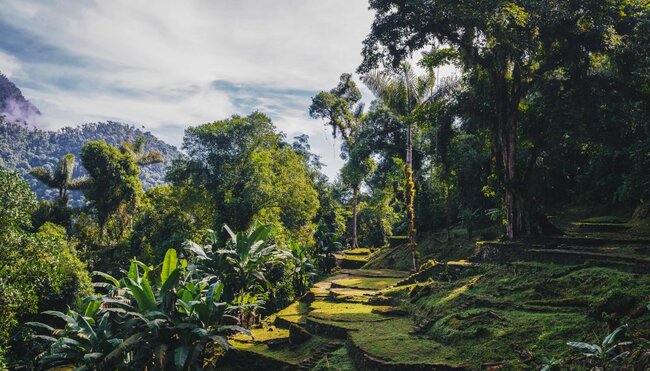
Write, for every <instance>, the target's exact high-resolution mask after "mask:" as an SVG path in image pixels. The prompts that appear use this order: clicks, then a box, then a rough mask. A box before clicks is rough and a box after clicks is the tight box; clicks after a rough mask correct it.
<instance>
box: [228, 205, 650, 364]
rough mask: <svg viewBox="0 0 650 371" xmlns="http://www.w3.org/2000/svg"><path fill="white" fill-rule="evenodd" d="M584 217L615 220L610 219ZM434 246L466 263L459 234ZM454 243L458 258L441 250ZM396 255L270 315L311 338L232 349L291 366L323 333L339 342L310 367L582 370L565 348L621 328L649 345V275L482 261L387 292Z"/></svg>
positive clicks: (623, 249) (627, 249)
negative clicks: (366, 360) (554, 366)
mask: <svg viewBox="0 0 650 371" xmlns="http://www.w3.org/2000/svg"><path fill="white" fill-rule="evenodd" d="M574 220H575V219H574ZM591 220H593V221H594V222H596V223H612V222H614V221H615V219H612V218H609V217H607V218H598V219H590V220H589V221H591ZM637 224H638V223H637ZM643 228H645V225H643V226H642V227H640V229H643ZM643 230H645V229H643ZM627 237H629V234H628V235H627ZM632 238H636V237H632ZM435 241H437V242H435ZM439 242H440V240H439V239H438V238H432V240H430V241H429V242H428V245H427V246H425V247H424V248H423V249H425V250H426V249H429V250H428V251H427V252H426V253H425V254H423V255H425V256H429V257H432V259H438V258H440V260H451V259H449V258H447V259H444V258H445V257H449V256H454V257H456V256H458V257H467V256H470V255H471V254H472V253H473V251H474V249H475V247H474V246H470V245H473V244H474V243H473V242H472V241H468V240H466V239H465V237H459V238H456V239H452V241H451V242H449V243H447V242H445V243H439ZM458 246H461V247H460V248H459V249H460V252H453V253H452V254H448V252H449V249H452V248H454V247H456V248H458ZM513 246H514V245H513ZM574 248H577V249H580V248H583V247H582V246H575V247H574ZM584 248H588V249H597V250H598V251H609V252H610V253H611V254H617V255H619V256H625V255H626V254H633V253H634V254H637V255H638V254H639V246H638V243H637V245H634V244H629V245H626V244H625V243H618V244H616V243H610V244H607V243H605V244H601V245H598V246H586V247H584ZM644 251H645V250H644ZM399 254H402V252H400V250H399V249H383V250H380V251H379V252H376V253H374V254H373V255H372V256H371V259H370V262H369V263H368V264H367V265H366V266H365V267H364V269H354V270H341V271H339V274H337V275H336V276H333V277H330V278H328V279H326V280H324V281H322V282H319V283H318V284H317V285H316V286H315V287H314V288H312V292H314V293H317V295H315V297H314V301H313V302H311V303H294V304H293V305H292V306H290V307H288V308H286V309H285V310H283V311H282V312H280V313H278V314H277V315H276V317H277V318H283V319H288V320H291V321H294V322H296V323H301V324H303V325H304V326H306V328H308V329H311V330H313V332H314V334H315V335H316V336H314V338H313V339H312V340H310V341H309V342H308V343H305V344H303V345H300V346H299V347H297V348H296V349H290V348H286V349H282V350H269V349H268V347H266V346H265V345H263V344H261V342H262V341H264V340H266V339H269V338H272V337H273V336H278V337H283V336H287V335H286V331H285V332H282V331H278V332H276V333H275V334H273V335H271V334H268V333H261V334H259V336H260V338H259V340H258V342H259V343H257V344H251V343H246V342H244V341H241V343H239V344H238V345H236V346H237V347H238V348H239V347H246V349H247V350H248V351H251V352H257V353H258V354H261V355H264V356H266V357H276V358H277V359H281V360H282V361H283V362H285V363H287V362H288V363H291V364H297V363H296V362H298V363H300V362H301V361H300V360H301V359H302V360H304V359H306V358H305V357H307V352H309V351H316V350H315V348H314V347H315V346H316V345H318V344H320V345H321V346H322V345H323V344H325V343H326V342H327V340H331V338H328V337H329V336H333V337H337V338H341V333H343V335H344V336H343V337H344V338H346V339H347V343H346V344H347V346H346V347H343V348H341V349H339V350H337V351H335V352H334V353H332V354H331V355H329V356H324V358H322V359H321V360H320V361H319V362H318V363H317V364H316V367H315V368H314V369H316V370H353V369H354V364H355V362H358V356H359V354H362V355H364V356H369V357H371V358H372V359H373V360H375V361H376V362H380V363H381V364H383V365H385V366H386V367H389V366H390V367H398V368H399V367H401V368H408V367H425V368H426V367H430V368H434V365H447V366H451V367H459V366H462V367H465V368H466V369H470V370H479V369H484V368H485V367H486V365H488V364H502V365H504V367H505V368H506V369H539V368H541V366H542V359H543V357H554V358H561V359H563V360H564V364H563V366H562V367H564V368H563V369H580V368H579V365H578V364H577V363H576V362H575V361H574V360H576V359H579V358H580V357H582V356H581V354H580V353H579V352H574V351H573V350H572V349H571V348H570V347H568V346H567V345H566V343H567V342H568V341H586V342H589V343H599V342H600V341H602V339H603V337H605V336H606V335H607V334H608V333H609V332H610V331H611V330H612V329H613V328H615V327H617V326H618V325H620V324H623V323H629V325H630V331H629V336H630V337H631V338H632V339H634V341H635V343H634V345H633V347H635V348H634V349H636V351H638V350H639V349H641V348H642V347H646V349H647V346H648V344H650V341H648V339H647V338H648V334H650V311H648V309H646V305H647V304H648V303H650V275H647V274H635V273H628V272H624V271H621V270H617V269H614V268H608V267H597V266H590V265H557V264H550V263H540V262H514V263H507V264H485V263H484V264H481V265H480V266H470V267H469V268H468V269H455V270H454V272H453V273H454V274H434V275H432V276H430V277H425V278H424V279H420V282H414V283H410V282H412V281H410V279H409V280H407V281H404V283H410V284H405V285H403V286H395V285H396V284H397V283H400V282H402V281H403V280H404V278H405V276H406V275H407V273H405V272H403V271H399V270H394V269H395V268H399V267H400V266H401V265H406V269H408V268H409V267H408V264H410V259H409V255H408V251H406V253H405V254H402V255H399ZM446 254H447V255H446ZM378 257H379V258H378ZM376 259H380V260H376ZM381 259H384V263H385V265H382V263H381ZM391 259H393V260H391ZM400 259H402V262H400V261H399V260H400ZM421 261H425V260H424V259H421ZM432 264H433V263H432ZM452 265H453V264H451V265H450V266H449V267H450V271H451V266H452ZM461 265H462V264H461ZM385 267H389V268H392V269H393V270H389V269H383V268H385ZM463 267H464V266H463ZM443 271H444V270H443ZM411 278H412V277H411ZM418 279H419V278H418ZM400 284H401V283H400ZM396 306H400V307H401V309H402V311H401V313H399V314H398V311H397V310H396V309H399V308H398V307H396ZM404 312H406V313H407V314H408V315H406V316H405V315H404ZM272 318H273V317H272ZM643 339H645V340H643ZM265 347H266V348H265ZM292 362H293V363H292ZM373 362H374V361H373Z"/></svg>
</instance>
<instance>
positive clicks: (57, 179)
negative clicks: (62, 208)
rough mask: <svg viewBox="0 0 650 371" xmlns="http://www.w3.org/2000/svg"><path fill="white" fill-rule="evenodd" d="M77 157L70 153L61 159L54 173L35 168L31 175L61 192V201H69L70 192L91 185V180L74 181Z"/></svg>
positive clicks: (40, 167)
mask: <svg viewBox="0 0 650 371" xmlns="http://www.w3.org/2000/svg"><path fill="white" fill-rule="evenodd" d="M74 166H75V157H74V155H73V154H71V153H68V154H67V155H65V156H63V157H61V159H60V160H59V163H58V164H57V165H56V168H55V169H54V171H53V172H51V171H50V170H48V169H47V168H45V167H43V166H39V167H35V168H33V169H32V170H31V171H30V172H29V173H30V174H31V175H32V176H33V177H34V178H36V179H38V180H39V181H40V182H41V183H43V184H45V185H46V186H48V187H50V188H54V189H58V190H59V197H58V198H59V200H61V201H62V202H64V203H67V201H68V191H75V190H81V189H84V188H86V187H87V186H88V185H89V184H90V178H88V177H80V178H77V179H73V171H74Z"/></svg>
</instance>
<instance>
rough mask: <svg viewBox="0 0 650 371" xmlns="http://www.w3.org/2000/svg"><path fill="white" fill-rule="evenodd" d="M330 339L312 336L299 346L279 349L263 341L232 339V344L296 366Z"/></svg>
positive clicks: (240, 348)
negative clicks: (253, 341) (249, 341)
mask: <svg viewBox="0 0 650 371" xmlns="http://www.w3.org/2000/svg"><path fill="white" fill-rule="evenodd" d="M330 341H331V340H330V339H327V338H323V337H321V336H312V337H311V338H310V339H309V340H307V341H306V342H304V343H302V344H300V345H298V346H295V347H281V348H277V349H271V348H269V347H268V346H266V345H265V344H262V343H248V342H239V341H237V340H231V344H232V345H233V346H234V347H235V348H236V349H238V350H241V351H246V352H252V353H256V354H259V355H262V356H264V357H268V358H272V359H275V360H278V361H280V362H283V363H287V364H289V365H294V366H295V365H298V364H299V363H300V362H302V361H304V360H306V359H308V358H309V357H310V356H311V355H312V354H313V353H316V352H318V350H319V349H320V348H322V347H323V346H325V345H326V344H327V343H328V342H330Z"/></svg>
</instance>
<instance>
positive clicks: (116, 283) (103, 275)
mask: <svg viewBox="0 0 650 371" xmlns="http://www.w3.org/2000/svg"><path fill="white" fill-rule="evenodd" d="M93 275H94V276H100V277H102V278H103V279H105V280H107V281H109V282H110V283H112V284H113V286H115V287H120V282H119V281H118V280H116V279H115V278H114V277H113V276H111V275H110V274H106V273H104V272H98V271H94V272H93Z"/></svg>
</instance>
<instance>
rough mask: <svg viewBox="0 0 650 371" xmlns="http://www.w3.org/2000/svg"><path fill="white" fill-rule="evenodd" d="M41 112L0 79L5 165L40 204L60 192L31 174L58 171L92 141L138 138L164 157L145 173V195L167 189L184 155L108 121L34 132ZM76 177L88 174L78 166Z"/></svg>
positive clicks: (0, 142)
mask: <svg viewBox="0 0 650 371" xmlns="http://www.w3.org/2000/svg"><path fill="white" fill-rule="evenodd" d="M40 115H41V113H40V111H39V110H38V108H37V107H36V106H34V105H33V104H32V103H30V102H29V101H28V100H27V99H26V98H25V97H24V96H23V94H22V92H21V91H20V89H19V88H18V87H16V85H15V84H14V83H12V82H11V81H10V80H9V79H8V78H7V77H6V76H4V75H2V74H0V165H2V166H4V167H6V168H9V169H15V170H17V171H18V172H20V173H21V174H23V176H24V177H25V178H26V179H27V180H28V181H29V183H30V185H31V187H32V189H33V190H34V191H35V192H36V194H37V196H38V197H39V198H45V199H52V198H54V197H55V195H56V191H55V190H52V189H49V188H47V187H45V186H44V185H43V184H42V183H40V182H38V181H37V180H36V179H35V178H34V177H32V176H31V175H29V171H30V170H31V169H32V168H34V167H37V166H46V167H49V168H50V169H52V168H54V167H55V166H56V164H57V162H58V161H59V159H60V158H61V157H62V156H64V155H66V154H68V153H72V154H73V155H75V157H77V159H78V157H79V153H80V151H81V147H83V145H84V144H85V143H87V142H89V141H93V140H103V141H105V142H106V143H108V144H111V145H114V146H118V145H120V144H121V143H123V142H125V141H133V140H135V139H137V138H139V137H143V138H144V139H145V143H146V148H147V150H154V151H159V152H160V153H161V154H162V155H163V157H164V159H165V162H164V163H162V164H154V165H151V166H146V167H142V168H141V169H140V179H141V181H142V185H143V187H144V188H145V189H147V188H150V187H153V186H155V185H159V184H162V183H164V177H165V168H166V167H167V165H168V164H169V163H170V162H171V160H172V159H173V158H175V157H176V156H178V155H179V154H180V152H179V151H178V150H177V149H176V147H174V146H172V145H169V144H167V143H165V142H163V141H162V140H160V139H158V138H157V137H155V136H154V135H153V134H151V133H150V132H148V131H143V130H141V129H137V128H135V127H134V126H132V125H127V124H124V123H119V122H113V121H107V122H98V123H86V124H83V125H80V126H78V127H65V128H62V129H59V130H57V131H48V130H41V129H38V128H34V127H33V125H30V124H34V120H35V119H41V118H40ZM74 173H75V176H82V175H85V174H86V171H85V170H84V169H83V167H82V166H81V165H80V164H79V163H77V165H76V167H75V171H74ZM71 200H72V202H73V204H74V205H77V206H78V205H81V204H82V203H83V196H82V194H81V192H72V195H71Z"/></svg>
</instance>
